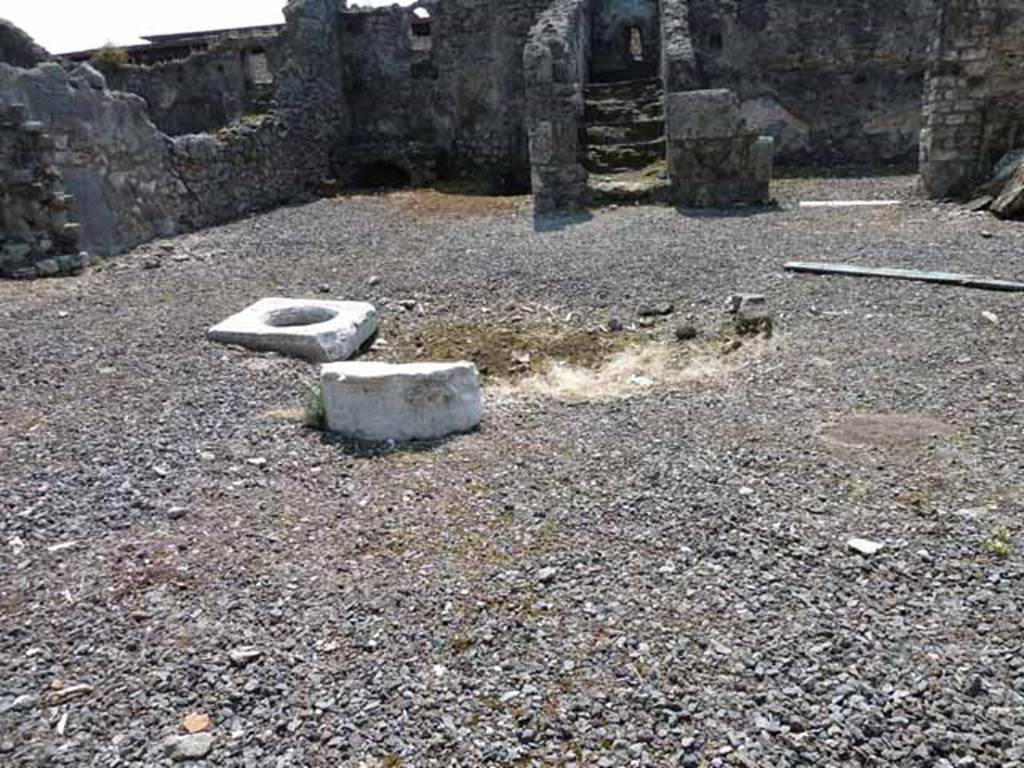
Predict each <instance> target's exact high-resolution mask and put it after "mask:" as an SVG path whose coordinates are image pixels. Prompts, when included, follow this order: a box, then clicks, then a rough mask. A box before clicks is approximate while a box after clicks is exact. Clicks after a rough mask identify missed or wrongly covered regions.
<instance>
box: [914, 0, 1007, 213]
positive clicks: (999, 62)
mask: <svg viewBox="0 0 1024 768" xmlns="http://www.w3.org/2000/svg"><path fill="white" fill-rule="evenodd" d="M932 57H933V58H932V66H931V68H930V70H929V73H928V78H927V83H926V87H925V108H924V120H925V125H924V129H923V130H922V132H921V184H922V187H923V189H924V191H925V193H926V194H927V195H929V196H930V197H947V196H953V195H961V194H967V193H969V192H970V191H971V190H972V189H973V188H974V187H975V186H976V185H977V184H978V183H980V182H982V181H984V180H986V179H987V177H988V175H989V174H990V173H991V171H992V169H993V168H994V167H995V165H996V163H997V162H998V161H999V160H1000V158H1001V157H1002V156H1003V155H1004V154H1005V153H1006V152H1008V151H1010V150H1011V149H1015V148H1024V2H1022V0H946V2H945V4H944V6H943V8H942V9H941V12H940V13H939V15H938V23H937V25H936V28H935V35H934V42H933V49H932Z"/></svg>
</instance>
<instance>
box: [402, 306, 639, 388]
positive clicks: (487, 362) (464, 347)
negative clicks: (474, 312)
mask: <svg viewBox="0 0 1024 768" xmlns="http://www.w3.org/2000/svg"><path fill="white" fill-rule="evenodd" d="M636 343H637V341H636V339H632V338H631V337H629V336H627V335H626V334H615V335H613V334H608V333H604V332H602V331H597V330H588V329H584V328H575V329H574V328H567V329H560V328H556V327H552V326H542V325H529V324H526V323H509V324H508V325H505V324H501V325H478V324H473V323H467V322H465V321H446V320H434V321H431V322H427V323H425V324H423V325H419V326H417V327H416V328H414V329H410V333H409V334H408V335H405V336H403V337H401V338H399V339H398V340H396V341H395V343H393V344H392V345H391V346H390V347H389V348H388V350H387V355H386V356H387V357H388V358H389V359H394V360H406V361H408V360H414V359H423V360H435V361H449V360H469V361H471V362H473V363H475V364H476V366H477V368H478V369H479V370H480V373H481V375H482V376H483V378H484V379H485V380H488V379H503V380H507V381H518V380H520V379H522V378H525V377H528V376H531V375H533V374H536V373H541V372H543V371H546V370H547V369H548V368H549V366H550V365H551V364H552V363H554V362H560V363H564V364H566V365H571V366H578V367H596V366H598V365H600V364H601V363H603V362H604V361H606V360H608V359H609V358H610V357H611V356H612V355H614V354H615V353H616V352H618V351H620V350H622V349H625V348H626V347H628V346H630V345H632V344H636Z"/></svg>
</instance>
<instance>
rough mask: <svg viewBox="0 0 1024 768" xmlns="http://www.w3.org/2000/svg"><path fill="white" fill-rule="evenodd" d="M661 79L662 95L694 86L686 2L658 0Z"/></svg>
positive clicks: (691, 44) (692, 55) (693, 63)
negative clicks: (663, 92) (663, 86)
mask: <svg viewBox="0 0 1024 768" xmlns="http://www.w3.org/2000/svg"><path fill="white" fill-rule="evenodd" d="M661 79H662V82H663V83H664V84H665V93H676V92H677V91H687V90H690V89H692V88H694V87H695V86H696V85H697V55H696V53H694V50H693V39H692V37H691V35H690V3H689V0H661Z"/></svg>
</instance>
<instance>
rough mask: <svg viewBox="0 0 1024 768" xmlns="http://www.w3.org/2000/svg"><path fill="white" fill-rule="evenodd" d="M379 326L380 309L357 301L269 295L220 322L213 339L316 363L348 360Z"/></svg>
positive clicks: (209, 335)
mask: <svg viewBox="0 0 1024 768" xmlns="http://www.w3.org/2000/svg"><path fill="white" fill-rule="evenodd" d="M376 331H377V310H376V309H375V308H374V306H373V305H372V304H367V303H365V302H356V301H323V300H319V299H282V298H270V299H262V300H261V301H257V302H256V303H255V304H253V305H252V306H250V307H248V308H247V309H244V310H242V311H241V312H239V313H238V314H236V315H232V316H231V317H229V318H228V319H227V320H225V321H223V322H222V323H219V324H217V325H215V326H214V327H213V328H211V329H210V330H209V331H208V332H207V337H208V338H209V339H211V340H212V341H218V342H221V343H223V344H238V345H239V346H242V347H246V348H248V349H254V350H258V351H264V352H279V353H280V354H283V355H288V356H290V357H299V358H304V359H306V360H311V361H313V362H320V363H324V362H334V361H336V360H348V359H349V358H350V357H352V356H353V355H354V354H355V353H356V352H358V351H359V349H360V348H361V347H362V346H363V344H365V343H366V341H367V340H368V339H370V338H371V337H372V336H373V334H374V333H376Z"/></svg>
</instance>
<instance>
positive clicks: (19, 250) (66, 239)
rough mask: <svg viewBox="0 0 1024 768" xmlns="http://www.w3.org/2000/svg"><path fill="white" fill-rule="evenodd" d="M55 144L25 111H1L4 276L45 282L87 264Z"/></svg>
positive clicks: (0, 270)
mask: <svg viewBox="0 0 1024 768" xmlns="http://www.w3.org/2000/svg"><path fill="white" fill-rule="evenodd" d="M70 208H71V197H70V196H69V195H67V194H65V193H64V191H63V188H62V186H61V177H60V171H58V170H57V166H56V165H55V164H54V143H53V139H52V138H51V137H50V136H48V135H47V134H46V133H45V132H44V131H43V125H42V123H39V122H32V121H27V120H26V111H25V108H24V106H21V105H17V106H0V276H3V277H44V276H50V275H56V274H61V273H66V272H73V271H75V270H77V269H79V268H81V267H82V266H84V265H85V261H86V259H85V257H84V256H82V255H80V254H79V251H78V226H77V225H75V224H73V223H71V221H70V219H69V216H68V212H69V210H70Z"/></svg>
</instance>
